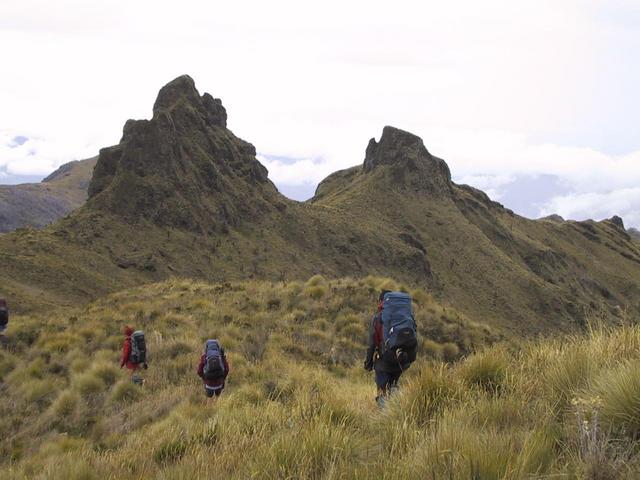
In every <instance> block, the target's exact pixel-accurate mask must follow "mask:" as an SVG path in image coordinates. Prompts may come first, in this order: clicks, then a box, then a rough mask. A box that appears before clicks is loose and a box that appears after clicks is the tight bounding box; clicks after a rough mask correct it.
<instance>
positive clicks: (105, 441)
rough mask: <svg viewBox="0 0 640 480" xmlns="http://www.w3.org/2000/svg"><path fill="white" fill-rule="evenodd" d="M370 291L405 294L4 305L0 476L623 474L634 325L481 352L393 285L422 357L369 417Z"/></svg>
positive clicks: (173, 293) (490, 335) (469, 328)
mask: <svg viewBox="0 0 640 480" xmlns="http://www.w3.org/2000/svg"><path fill="white" fill-rule="evenodd" d="M382 287H388V288H394V289H396V288H405V289H407V286H402V285H400V284H397V283H396V282H394V281H393V280H389V279H383V278H373V277H369V278H366V279H362V280H353V279H340V280H331V281H328V280H326V279H324V278H322V277H318V276H316V277H313V278H311V279H309V280H308V281H306V282H299V281H293V282H275V283H272V282H258V281H249V282H226V283H219V284H207V283H202V282H193V281H185V280H169V281H166V282H163V283H160V284H154V285H145V286H141V287H137V288H135V289H131V290H128V291H121V292H118V293H116V294H112V295H110V296H108V297H106V298H104V299H102V300H100V301H97V302H94V303H92V304H90V305H87V306H86V307H83V308H79V309H76V310H74V311H73V312H62V311H52V312H49V313H48V314H46V316H39V315H38V316H17V317H15V318H14V320H13V323H12V326H11V328H10V331H9V335H10V336H11V341H12V345H13V350H12V351H0V377H1V379H2V393H3V401H2V402H0V434H1V435H2V438H3V439H4V441H3V442H2V444H0V449H1V452H2V455H1V456H0V459H1V460H0V475H1V476H2V478H7V479H23V478H29V479H49V478H68V479H77V478H84V479H93V478H95V479H110V478H123V477H126V478H129V477H136V478H167V479H169V478H203V477H206V476H207V475H210V473H211V468H212V464H213V463H215V468H216V472H217V475H221V476H226V477H229V478H254V477H255V478H273V479H279V478H293V477H295V478H308V479H317V478H335V479H351V478H353V479H355V478H357V479H369V478H371V479H374V478H375V479H380V478H382V479H391V478H408V479H414V478H415V479H423V478H456V479H466V478H469V479H472V478H482V479H512V478H546V477H550V476H558V477H566V478H589V479H601V478H606V479H608V478H612V479H613V478H616V479H632V478H636V477H635V475H636V473H637V471H639V469H640V463H639V458H640V457H639V455H638V453H639V452H638V446H637V442H636V439H637V435H638V434H640V417H638V400H637V399H638V398H640V385H639V384H638V381H637V368H638V362H640V357H639V355H640V354H639V352H640V329H639V328H638V326H637V324H636V323H635V322H634V318H633V317H627V318H626V319H625V320H626V322H627V325H626V326H624V327H621V328H619V329H616V330H615V331H610V330H607V329H600V328H592V329H591V330H590V332H589V334H588V335H586V336H575V337H569V338H563V337H559V336H556V337H555V338H554V339H547V340H542V341H536V342H520V343H518V345H517V348H509V347H508V346H505V345H504V344H503V343H501V344H498V345H495V346H493V347H489V348H484V349H483V346H488V345H490V344H491V343H493V342H494V341H495V340H497V339H499V338H500V335H499V334H497V333H498V332H496V331H494V330H492V329H489V328H487V327H485V326H482V325H480V324H477V323H475V322H473V321H471V320H470V319H468V318H466V317H465V316H464V314H462V313H460V312H458V311H456V310H454V309H451V308H449V307H444V306H442V305H439V304H438V302H437V301H435V300H434V299H433V298H432V297H431V296H430V295H429V294H427V293H426V292H424V291H423V290H421V289H413V288H408V290H409V291H411V293H412V295H413V298H414V300H415V301H416V304H415V309H416V317H417V323H418V325H419V330H420V333H421V340H422V344H421V350H420V359H419V361H418V362H417V363H416V364H414V365H413V366H412V367H411V368H410V369H409V370H408V372H407V373H406V374H405V375H404V377H403V379H402V382H401V390H400V392H399V393H398V394H396V395H394V396H393V397H392V398H391V399H390V400H389V401H388V403H387V406H386V407H385V409H383V410H378V409H377V408H376V406H375V402H374V401H373V396H374V390H375V389H374V387H373V381H372V374H368V373H365V372H364V371H363V370H362V366H361V361H362V355H363V349H364V336H365V331H366V323H367V320H368V317H369V315H370V313H371V309H372V308H373V307H374V306H375V299H376V296H377V292H378V290H379V289H380V288H382ZM128 323H130V324H133V325H135V326H136V327H142V328H144V329H145V331H146V334H147V341H148V345H149V355H150V358H149V364H150V368H149V370H147V371H146V372H144V376H145V377H146V380H147V383H146V385H145V386H144V387H142V388H140V387H137V386H135V385H133V384H131V382H130V381H129V380H128V379H127V375H126V374H125V373H124V372H122V371H120V370H119V369H118V368H117V362H118V354H119V350H120V348H121V342H122V336H121V334H120V333H119V332H120V330H121V328H122V326H123V325H125V324H128ZM212 336H213V337H216V336H217V337H219V338H221V340H222V342H223V344H224V345H225V347H226V350H227V353H228V356H229V360H230V363H231V375H230V377H229V381H228V385H227V391H226V392H225V393H224V395H223V396H222V397H221V399H219V400H218V402H217V403H216V404H215V405H213V406H205V405H204V402H203V399H204V394H203V392H202V386H201V383H200V380H199V379H198V378H197V377H196V375H195V368H196V362H197V360H198V358H199V354H200V351H201V349H202V345H203V342H204V340H205V339H206V338H209V337H212ZM462 353H465V354H467V355H468V358H466V359H463V360H458V358H459V356H460V354H462ZM239 452H251V454H250V455H244V454H239ZM214 459H215V460H214ZM390 459H393V461H390Z"/></svg>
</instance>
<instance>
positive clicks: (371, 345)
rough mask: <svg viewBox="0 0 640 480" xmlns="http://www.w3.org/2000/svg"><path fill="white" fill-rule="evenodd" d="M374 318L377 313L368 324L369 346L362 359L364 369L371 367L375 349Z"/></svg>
mask: <svg viewBox="0 0 640 480" xmlns="http://www.w3.org/2000/svg"><path fill="white" fill-rule="evenodd" d="M376 318H377V315H374V316H373V318H372V319H371V323H370V325H369V346H368V348H367V355H366V357H365V359H364V368H365V369H366V370H371V369H372V368H373V354H374V352H375V351H376V342H375V334H376Z"/></svg>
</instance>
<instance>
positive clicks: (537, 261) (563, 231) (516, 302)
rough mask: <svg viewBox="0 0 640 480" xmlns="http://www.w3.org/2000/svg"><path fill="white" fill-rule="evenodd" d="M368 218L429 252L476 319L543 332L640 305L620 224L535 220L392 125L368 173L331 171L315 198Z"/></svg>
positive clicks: (446, 287)
mask: <svg viewBox="0 0 640 480" xmlns="http://www.w3.org/2000/svg"><path fill="white" fill-rule="evenodd" d="M313 203H314V204H316V205H331V206H332V207H334V208H337V209H339V210H344V211H349V212H353V211H362V212H365V211H366V212H368V215H369V217H370V218H371V220H373V221H375V222H376V223H378V224H387V225H394V226H395V230H396V235H398V236H399V237H400V238H402V239H403V240H405V241H406V242H407V244H409V245H413V246H415V247H416V248H417V249H419V250H421V251H424V252H425V257H426V259H427V262H428V263H429V264H430V265H431V267H432V271H433V288H434V289H436V291H437V292H438V294H439V295H440V296H441V297H443V298H445V299H447V300H448V301H450V302H452V303H453V304H455V305H456V306H457V307H458V308H461V309H463V310H464V311H465V312H466V313H467V314H470V315H471V316H473V317H474V318H482V319H486V320H487V321H489V322H491V323H494V324H499V325H501V326H504V327H506V328H513V329H521V330H523V331H529V332H536V331H540V330H541V329H546V328H549V327H553V328H563V329H565V328H571V327H572V326H575V325H581V324H584V323H585V322H586V321H587V319H589V318H593V317H595V316H605V317H607V318H613V317H614V316H615V315H617V314H619V312H620V308H619V307H618V306H621V307H623V309H624V308H628V309H630V310H627V311H635V312H637V311H638V308H639V307H640V305H639V304H638V302H637V295H638V293H640V249H639V248H638V246H637V245H636V244H634V243H632V242H631V241H630V239H629V236H628V235H627V234H626V233H625V231H624V228H623V227H620V226H619V225H618V224H617V223H616V222H615V221H605V222H600V223H596V222H558V221H532V220H528V219H525V218H522V217H519V216H517V215H515V214H514V213H513V212H511V211H509V210H507V209H505V208H503V207H502V206H501V205H499V204H497V203H495V202H492V201H491V200H490V199H489V198H488V197H487V196H486V195H485V194H484V193H483V192H481V191H479V190H476V189H473V188H471V187H468V186H464V185H455V184H454V183H452V182H451V180H450V175H449V172H448V169H447V168H446V164H444V162H443V161H442V160H440V159H438V158H436V157H433V156H432V155H430V154H429V152H428V151H427V150H426V148H424V145H423V144H422V141H421V140H420V139H419V138H418V137H415V136H413V135H411V134H408V133H406V132H402V131H399V130H396V129H392V128H389V127H387V128H385V130H384V132H383V134H382V137H381V140H380V142H379V143H377V142H375V141H372V142H371V143H370V145H369V148H368V149H367V158H366V159H365V162H364V165H363V166H362V167H354V168H351V169H348V170H345V171H342V172H337V173H335V174H333V175H331V176H330V177H329V178H328V179H326V180H325V181H324V182H322V183H321V184H320V185H319V187H318V190H317V193H316V196H315V198H314V199H313Z"/></svg>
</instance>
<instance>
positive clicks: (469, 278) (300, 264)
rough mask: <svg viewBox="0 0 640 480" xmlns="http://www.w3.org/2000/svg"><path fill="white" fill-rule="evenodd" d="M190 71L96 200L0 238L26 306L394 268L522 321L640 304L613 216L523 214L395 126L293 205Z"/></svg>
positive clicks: (113, 152) (440, 295) (475, 311)
mask: <svg viewBox="0 0 640 480" xmlns="http://www.w3.org/2000/svg"><path fill="white" fill-rule="evenodd" d="M226 115H227V114H226V110H225V109H224V107H223V106H222V104H221V102H220V101H219V100H218V99H215V98H213V97H212V96H211V95H209V94H204V95H200V94H199V93H198V91H197V90H196V88H195V85H194V82H193V80H192V79H191V78H190V77H187V76H183V77H179V78H177V79H176V80H174V81H173V82H170V83H169V84H168V85H167V86H165V87H163V89H161V91H160V93H159V95H158V99H157V100H156V103H155V105H154V110H153V117H152V118H151V119H150V120H141V121H133V120H130V121H128V122H127V123H126V124H125V127H124V131H123V137H122V140H121V142H120V143H119V144H118V145H116V146H113V147H109V148H106V149H103V150H101V152H100V156H99V159H98V162H97V164H96V168H95V172H94V176H93V178H92V181H91V185H90V188H89V200H88V201H87V203H86V204H85V205H84V206H83V207H82V208H80V209H79V210H77V211H76V212H74V213H73V214H72V215H70V216H69V217H68V218H65V219H63V220H61V221H60V222H58V223H57V224H56V225H53V226H51V227H49V228H47V229H45V230H43V231H42V232H33V231H24V232H16V233H14V234H10V235H4V236H1V237H0V260H1V261H2V262H3V265H6V267H5V268H4V269H3V270H2V271H0V278H1V279H2V286H3V290H5V291H3V292H2V293H3V294H4V295H5V296H9V297H10V298H11V299H13V303H14V304H15V305H16V306H17V309H18V310H22V311H26V310H28V309H32V310H33V309H34V308H40V307H43V306H50V305H55V304H60V303H62V304H68V305H73V304H75V303H77V302H79V301H88V300H91V299H94V298H97V297H98V296H101V295H104V294H105V293H108V292H112V291H116V290H118V289H121V288H126V287H130V286H134V285H139V284H141V283H147V282H154V281H159V280H162V279H166V278H169V277H172V276H173V277H187V278H197V279H204V280H208V281H224V280H241V279H268V280H287V279H289V280H290V279H296V278H298V279H299V278H308V277H309V276H311V275H313V274H315V273H322V274H324V275H326V276H329V277H342V276H354V277H365V276H366V275H370V274H371V275H382V276H393V277H394V278H398V279H399V280H400V281H403V282H407V283H411V284H415V285H421V286H423V287H425V288H428V289H429V291H431V292H432V293H433V295H434V296H435V297H436V298H437V299H439V301H440V302H442V303H445V304H449V305H455V307H456V308H457V309H459V310H461V311H463V312H464V313H465V314H466V315H468V316H470V317H472V318H482V319H483V321H486V322H487V323H489V324H491V325H494V326H497V327H499V328H501V329H511V330H512V331H513V332H518V333H520V334H523V333H538V332H541V331H547V330H548V329H550V328H551V329H555V330H569V329H572V328H576V327H582V326H584V324H585V321H586V318H588V317H590V316H594V315H597V316H599V317H604V318H608V319H609V320H610V321H618V320H619V318H620V312H621V311H629V312H637V311H638V310H639V309H640V304H639V302H638V293H639V292H640V269H639V268H638V267H639V266H640V248H639V247H638V244H637V243H634V242H632V241H631V240H630V237H629V236H628V234H627V233H626V232H625V231H624V229H623V228H619V227H618V225H616V223H615V222H610V221H605V222H597V223H596V222H551V221H532V220H527V219H524V218H522V217H519V216H517V215H515V214H513V212H511V211H509V210H507V209H505V208H503V207H502V206H501V205H500V204H497V203H495V202H492V201H491V200H490V199H489V198H488V197H487V196H486V195H485V194H484V193H483V192H481V191H479V190H476V189H473V188H471V187H467V186H461V185H456V184H455V183H453V182H452V181H451V174H450V172H449V169H448V167H447V165H446V163H445V162H444V161H443V160H441V159H439V158H437V157H434V156H433V155H431V154H430V153H429V152H428V150H427V149H426V148H425V146H424V144H423V142H422V140H421V139H420V138H419V137H417V136H415V135H412V134H410V133H408V132H404V131H402V130H398V129H395V128H392V127H386V128H385V129H384V130H383V133H382V136H381V137H380V140H379V141H375V140H373V139H372V140H371V141H370V142H369V144H368V146H367V148H366V154H365V161H364V163H363V165H362V166H361V167H354V168H351V169H348V170H346V171H342V172H336V173H335V174H333V175H331V176H329V177H328V178H327V179H326V180H325V181H323V182H321V184H320V185H319V186H318V190H317V193H316V196H315V197H314V198H313V199H312V200H311V201H309V202H305V203H300V202H294V201H291V200H288V199H287V198H285V197H284V196H283V195H281V194H280V193H279V192H278V191H277V189H276V188H275V186H274V185H273V184H272V183H271V182H270V181H269V179H268V176H267V172H266V169H264V167H263V166H262V165H261V164H260V163H259V162H258V160H257V159H256V158H255V149H254V148H253V146H252V145H250V144H249V143H247V142H245V141H243V140H241V139H238V138H237V137H236V136H235V135H233V133H232V132H230V131H229V130H228V129H227V128H226Z"/></svg>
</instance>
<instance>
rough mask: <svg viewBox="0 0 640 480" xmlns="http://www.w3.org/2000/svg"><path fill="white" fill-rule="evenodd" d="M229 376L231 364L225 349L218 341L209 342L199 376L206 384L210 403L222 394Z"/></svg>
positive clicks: (201, 362)
mask: <svg viewBox="0 0 640 480" xmlns="http://www.w3.org/2000/svg"><path fill="white" fill-rule="evenodd" d="M228 375H229V362H228V361H227V356H226V355H225V353H224V348H222V346H221V345H220V342H218V340H214V339H211V340H207V341H206V343H205V345H204V353H203V354H202V356H201V357H200V363H199V364H198V376H199V377H200V378H201V379H202V382H203V383H204V391H205V394H206V395H207V398H208V399H209V401H210V400H211V399H215V398H217V397H219V396H220V395H221V394H222V391H223V390H224V386H225V381H226V379H227V376H228Z"/></svg>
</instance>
